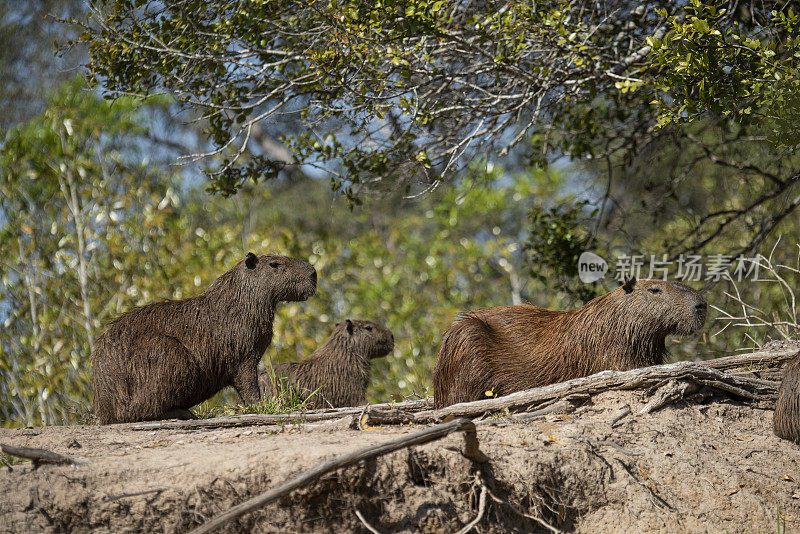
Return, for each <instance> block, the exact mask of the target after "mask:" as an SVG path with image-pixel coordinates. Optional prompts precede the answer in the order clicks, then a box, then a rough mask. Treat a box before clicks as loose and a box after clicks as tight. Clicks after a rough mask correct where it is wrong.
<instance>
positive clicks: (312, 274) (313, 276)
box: [311, 267, 317, 285]
mask: <svg viewBox="0 0 800 534" xmlns="http://www.w3.org/2000/svg"><path fill="white" fill-rule="evenodd" d="M312 269H313V270H312V271H311V280H312V281H313V282H314V285H316V284H317V270H316V269H314V268H313V267H312Z"/></svg>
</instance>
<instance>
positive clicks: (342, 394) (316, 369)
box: [259, 319, 394, 408]
mask: <svg viewBox="0 0 800 534" xmlns="http://www.w3.org/2000/svg"><path fill="white" fill-rule="evenodd" d="M392 349H394V336H393V335H392V333H391V332H390V331H389V330H388V329H386V328H384V327H383V326H381V325H379V324H377V323H372V322H370V321H351V320H350V319H348V320H346V321H345V322H343V323H337V324H336V327H335V328H334V329H333V333H332V334H331V335H330V336H329V337H328V339H326V340H325V343H323V344H322V345H321V346H319V347H318V348H317V350H315V351H314V352H312V353H311V356H309V357H308V358H306V359H305V360H301V361H299V362H287V363H279V364H275V365H273V366H272V369H267V370H266V371H262V372H261V374H260V376H259V383H260V385H261V387H262V389H263V391H264V396H271V395H274V394H275V392H276V387H275V383H274V382H273V378H274V380H275V381H277V382H278V387H280V383H281V381H284V383H287V382H288V384H289V385H291V386H292V387H294V388H295V389H296V391H297V392H298V393H299V394H300V395H301V396H302V397H303V398H306V397H308V396H309V395H311V394H312V393H314V392H315V391H316V393H315V394H314V395H313V396H312V397H311V398H310V399H309V401H308V405H309V407H314V408H338V407H340V406H359V405H362V404H366V402H367V397H366V393H367V384H368V383H369V370H370V363H371V361H372V359H373V358H380V357H382V356H386V355H387V354H389V353H390V352H391V351H392Z"/></svg>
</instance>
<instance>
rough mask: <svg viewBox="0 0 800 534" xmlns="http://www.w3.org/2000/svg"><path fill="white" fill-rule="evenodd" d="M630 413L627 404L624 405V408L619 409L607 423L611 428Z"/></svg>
mask: <svg viewBox="0 0 800 534" xmlns="http://www.w3.org/2000/svg"><path fill="white" fill-rule="evenodd" d="M630 414H631V407H630V406H628V405H625V408H623V409H622V410H621V411H620V413H619V415H617V416H616V417H615V418H614V419H612V420H611V423H609V426H611V428H614V425H616V424H617V423H619V422H620V421H621V420H622V419H624V418H625V417H627V416H629V415H630Z"/></svg>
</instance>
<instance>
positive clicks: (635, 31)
mask: <svg viewBox="0 0 800 534" xmlns="http://www.w3.org/2000/svg"><path fill="white" fill-rule="evenodd" d="M606 4H607V5H602V6H601V5H600V4H597V3H595V2H588V1H583V2H574V1H567V0H550V1H546V2H535V3H533V2H506V1H505V0H502V1H500V0H498V1H494V0H492V1H488V2H468V3H463V2H455V1H447V2H445V1H441V0H436V1H429V0H381V1H380V2H377V3H374V2H364V1H363V0H335V1H330V2H273V1H267V2H245V3H243V2H239V1H233V0H215V1H204V2H198V1H192V2H181V3H180V4H170V3H167V4H166V5H165V4H164V3H163V2H158V1H155V0H153V1H143V2H129V1H124V0H115V1H111V2H103V3H99V2H98V3H97V4H96V9H95V10H94V11H93V16H92V18H91V19H90V20H89V21H86V22H85V31H84V33H83V34H82V35H81V37H80V40H81V41H84V42H86V43H88V46H89V50H90V59H89V62H88V63H87V69H88V71H89V73H90V75H91V77H92V79H93V80H94V82H96V83H97V84H98V86H99V87H101V88H102V90H103V91H104V92H106V94H108V95H110V96H114V95H119V94H127V93H134V94H140V95H150V94H154V93H160V92H161V91H166V92H168V93H169V94H172V95H175V97H176V98H177V99H178V100H179V101H180V102H181V103H182V104H183V105H184V106H186V107H188V108H192V109H195V110H198V111H199V112H201V113H203V115H204V117H205V118H206V119H207V123H206V126H207V127H206V135H207V138H208V139H209V140H211V141H212V142H213V144H214V145H215V147H216V149H217V150H216V152H215V153H216V154H218V155H219V157H220V159H219V161H218V162H214V165H213V168H211V169H209V171H210V173H211V176H212V181H211V189H212V190H214V191H220V192H223V193H226V194H230V193H233V192H235V191H236V190H237V189H238V188H239V187H241V185H242V184H243V183H244V181H245V180H246V179H248V178H250V179H253V180H263V179H271V178H275V177H276V176H278V175H279V173H280V171H281V169H282V168H283V167H284V165H283V164H282V163H280V162H277V161H275V160H274V159H271V158H270V157H269V155H268V154H265V153H262V152H260V151H258V150H257V149H254V148H253V147H251V146H248V142H247V140H249V139H250V135H251V133H252V128H251V127H252V126H253V125H254V124H255V123H259V122H262V123H263V122H266V121H263V119H268V120H270V121H276V123H275V126H274V127H272V130H273V132H274V133H275V135H276V136H280V138H281V140H282V141H284V143H285V144H286V145H287V146H288V147H289V149H290V151H291V153H292V155H293V157H294V159H295V161H297V162H301V163H305V164H308V165H313V166H316V167H318V168H322V169H325V170H327V171H328V172H330V173H332V174H333V175H334V177H335V178H334V182H335V184H336V185H337V187H339V186H341V185H342V184H348V185H345V186H344V187H343V189H344V190H345V191H346V192H348V194H354V193H357V190H358V188H354V187H353V186H354V185H358V184H373V183H374V182H380V183H383V184H386V183H388V184H393V183H397V182H399V183H401V184H402V185H403V186H404V187H413V185H414V179H421V180H424V181H425V182H426V184H430V183H432V182H433V181H435V180H438V179H445V178H448V177H453V176H454V171H455V170H459V169H463V168H464V167H466V166H467V165H469V162H471V161H472V160H473V159H474V158H475V157H476V156H479V157H480V156H484V155H488V154H491V153H496V154H499V155H501V156H503V155H505V154H507V153H509V151H510V150H511V149H512V148H514V146H515V145H517V143H518V142H519V141H520V140H521V139H523V138H524V137H525V135H526V134H530V133H533V132H534V131H535V130H537V129H539V127H540V123H546V122H549V121H553V122H556V123H562V122H561V120H560V117H561V115H562V114H563V113H564V112H565V111H566V110H568V109H569V108H570V107H571V106H573V105H575V103H576V102H580V101H588V100H591V99H593V98H595V97H596V96H598V95H601V94H603V93H604V92H605V93H608V92H610V93H616V92H617V90H616V89H615V83H616V84H618V87H619V88H620V90H621V91H622V92H626V91H628V90H629V89H631V87H632V86H631V83H634V84H637V85H638V84H641V82H640V81H636V82H631V81H630V80H629V79H628V78H626V77H625V76H620V75H619V73H616V74H614V72H616V70H615V69H617V67H618V66H619V65H620V64H623V65H624V64H626V63H624V61H625V57H624V55H626V54H628V53H630V51H629V46H628V45H625V46H619V42H620V41H623V40H625V39H632V40H633V39H641V38H642V36H643V35H647V31H648V29H649V28H650V25H651V24H653V22H654V16H653V15H652V13H647V12H645V10H642V9H640V8H638V7H637V6H636V5H635V3H630V2H624V1H615V2H612V3H610V4H609V3H606ZM657 5H670V3H669V2H663V3H661V2H660V3H657ZM632 20H636V24H638V26H637V25H636V24H634V27H633V28H631V27H630V26H629V24H630V23H631V22H632ZM612 71H613V72H612ZM607 72H611V73H612V75H613V76H612V75H607V74H606V73H607ZM619 80H624V81H622V82H620V81H619ZM619 84H622V85H619ZM565 139H567V138H565ZM528 155H530V154H528ZM376 177H379V178H376Z"/></svg>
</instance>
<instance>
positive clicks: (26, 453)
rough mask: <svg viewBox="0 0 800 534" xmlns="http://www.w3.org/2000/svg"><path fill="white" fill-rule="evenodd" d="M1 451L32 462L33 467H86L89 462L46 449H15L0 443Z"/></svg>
mask: <svg viewBox="0 0 800 534" xmlns="http://www.w3.org/2000/svg"><path fill="white" fill-rule="evenodd" d="M0 450H2V451H3V453H4V454H8V455H9V456H16V457H17V458H25V459H26V460H31V461H32V462H33V465H38V464H73V465H84V464H88V463H89V462H88V461H86V460H83V459H81V458H74V457H72V456H64V455H63V454H58V453H55V452H52V451H47V450H44V449H33V448H30V447H14V446H13V445H6V444H5V443H0Z"/></svg>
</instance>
